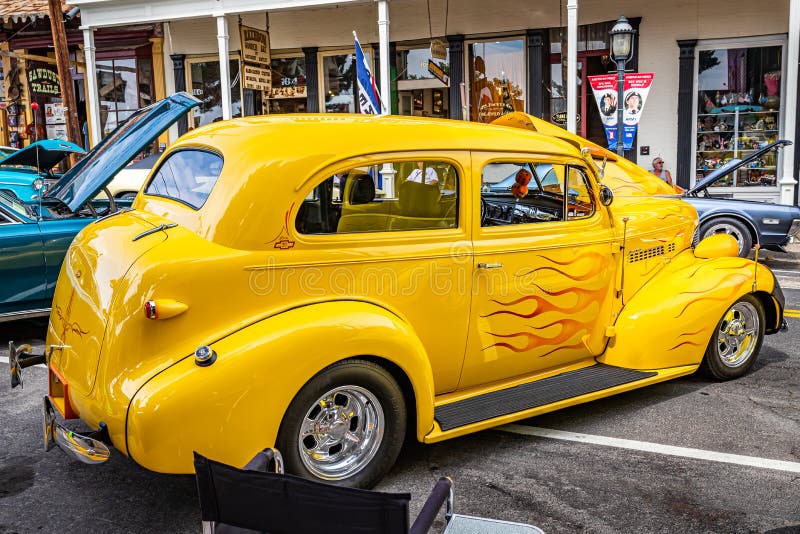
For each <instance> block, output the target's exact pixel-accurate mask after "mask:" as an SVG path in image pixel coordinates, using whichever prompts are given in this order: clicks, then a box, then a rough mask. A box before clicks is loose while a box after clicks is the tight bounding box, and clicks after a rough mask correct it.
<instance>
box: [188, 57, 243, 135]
mask: <svg viewBox="0 0 800 534" xmlns="http://www.w3.org/2000/svg"><path fill="white" fill-rule="evenodd" d="M229 65H230V73H231V74H230V76H231V107H232V112H233V113H232V115H233V116H234V117H241V116H242V86H241V83H240V78H239V60H238V59H231V60H230V61H229ZM189 66H190V69H189V76H190V78H189V82H190V83H189V85H190V87H191V88H192V89H191V90H192V95H193V96H195V97H196V98H198V99H200V100H201V101H202V102H203V103H202V104H201V105H200V106H199V107H197V108H195V110H194V116H193V117H194V127H195V128H197V127H200V126H204V125H206V124H211V123H212V122H217V121H221V120H222V93H221V92H220V73H219V61H213V60H208V61H205V60H199V61H198V60H193V61H191V62H190V63H189Z"/></svg>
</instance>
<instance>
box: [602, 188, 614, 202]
mask: <svg viewBox="0 0 800 534" xmlns="http://www.w3.org/2000/svg"><path fill="white" fill-rule="evenodd" d="M612 202H614V193H613V191H611V188H610V187H608V186H607V185H601V186H600V203H601V204H602V205H603V206H610V205H611V203H612Z"/></svg>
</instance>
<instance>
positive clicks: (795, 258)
mask: <svg viewBox="0 0 800 534" xmlns="http://www.w3.org/2000/svg"><path fill="white" fill-rule="evenodd" d="M786 251H787V252H786V253H783V252H773V251H771V250H762V251H761V252H759V254H758V257H759V260H761V261H763V262H764V263H765V264H767V265H769V266H770V267H777V266H780V267H781V268H782V269H789V270H797V271H798V273H800V242H798V243H792V244H791V245H786ZM750 257H751V258H752V257H753V253H752V252H751V253H750Z"/></svg>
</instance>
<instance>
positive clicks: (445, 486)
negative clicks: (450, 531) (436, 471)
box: [408, 477, 453, 534]
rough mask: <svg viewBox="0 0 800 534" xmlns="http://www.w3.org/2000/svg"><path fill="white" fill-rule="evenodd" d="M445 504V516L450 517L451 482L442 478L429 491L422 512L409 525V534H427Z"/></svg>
mask: <svg viewBox="0 0 800 534" xmlns="http://www.w3.org/2000/svg"><path fill="white" fill-rule="evenodd" d="M445 502H447V508H446V514H448V515H451V514H452V513H453V481H452V480H450V479H449V478H447V477H442V478H440V479H439V481H438V482H437V483H436V485H435V486H434V487H433V490H431V494H430V495H429V496H428V500H427V501H425V504H424V505H423V506H422V510H420V512H419V515H417V518H416V519H415V520H414V524H413V525H411V528H410V529H409V531H408V532H409V534H425V533H426V532H428V530H429V529H430V528H431V525H433V521H434V520H435V519H436V516H437V515H439V510H441V508H442V505H443V504H444V503H445ZM447 519H449V517H448V518H447Z"/></svg>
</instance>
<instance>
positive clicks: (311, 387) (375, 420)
mask: <svg viewBox="0 0 800 534" xmlns="http://www.w3.org/2000/svg"><path fill="white" fill-rule="evenodd" d="M406 419H407V418H406V405H405V400H404V397H403V392H402V390H401V389H400V386H399V385H398V384H397V381H396V380H395V379H394V377H392V375H391V374H390V373H389V372H388V371H387V370H386V369H384V368H383V367H381V366H379V365H377V364H375V363H373V362H369V361H365V360H345V361H341V362H337V363H335V364H333V365H331V366H329V367H327V368H326V369H323V370H322V371H321V372H319V373H318V374H317V375H316V376H314V378H312V379H311V380H310V381H309V382H308V383H307V384H306V385H305V386H303V388H302V389H301V390H300V392H299V393H298V394H297V395H296V396H295V398H294V399H293V400H292V402H291V404H290V405H289V409H288V410H287V411H286V414H285V415H284V417H283V422H282V423H281V428H280V432H279V433H278V440H277V447H278V449H279V450H280V451H281V453H282V454H283V458H284V462H285V466H286V469H287V471H288V472H290V473H293V474H296V475H300V476H302V477H305V478H308V479H312V480H313V479H316V480H322V481H326V482H329V483H332V484H336V485H339V486H348V487H357V488H371V487H372V486H374V485H375V484H376V483H377V482H378V481H379V480H380V479H381V478H383V476H384V475H385V474H386V473H387V472H388V471H389V469H390V468H391V467H392V465H394V462H395V460H396V459H397V455H398V454H399V453H400V449H401V448H402V445H403V441H404V438H405V432H406Z"/></svg>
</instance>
